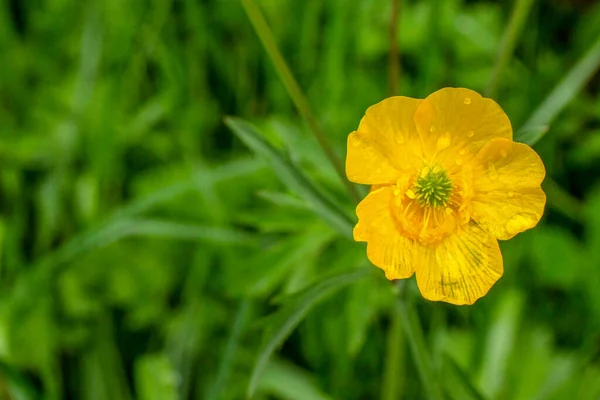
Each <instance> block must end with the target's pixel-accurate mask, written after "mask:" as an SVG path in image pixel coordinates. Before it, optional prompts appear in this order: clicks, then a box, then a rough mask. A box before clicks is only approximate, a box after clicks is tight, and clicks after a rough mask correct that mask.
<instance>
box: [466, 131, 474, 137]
mask: <svg viewBox="0 0 600 400" xmlns="http://www.w3.org/2000/svg"><path fill="white" fill-rule="evenodd" d="M473 135H475V132H473V131H469V132H467V136H468V137H473Z"/></svg>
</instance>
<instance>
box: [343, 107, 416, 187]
mask: <svg viewBox="0 0 600 400" xmlns="http://www.w3.org/2000/svg"><path fill="white" fill-rule="evenodd" d="M421 101H422V100H418V99H411V98H408V97H402V96H396V97H390V98H388V99H385V100H383V101H381V102H379V103H377V104H375V105H373V106H371V107H369V108H368V109H367V112H366V113H365V116H364V117H363V119H362V120H361V121H360V125H359V127H358V131H356V132H353V133H351V134H350V136H349V137H348V155H347V157H346V174H347V175H348V179H350V180H351V181H353V182H356V183H362V184H368V185H376V184H389V183H393V182H394V181H395V179H397V175H398V173H396V175H394V171H403V170H406V169H411V170H412V169H414V168H416V167H415V166H414V165H413V164H414V163H415V160H417V161H418V160H419V158H418V156H419V153H420V144H419V136H418V134H417V131H416V129H415V126H414V119H413V116H414V113H415V110H416V109H417V107H418V106H419V104H420V103H421ZM415 153H416V155H415ZM393 176H396V178H395V179H394V178H393Z"/></svg>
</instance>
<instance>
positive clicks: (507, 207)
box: [471, 139, 546, 239]
mask: <svg viewBox="0 0 600 400" xmlns="http://www.w3.org/2000/svg"><path fill="white" fill-rule="evenodd" d="M473 164H474V165H473V199H472V200H471V205H472V209H473V213H472V218H473V219H474V220H476V221H477V222H478V223H479V224H480V225H481V226H482V227H483V228H484V229H486V230H488V231H489V232H490V233H492V234H493V235H494V236H495V237H497V238H498V239H510V238H511V237H513V236H515V235H516V234H517V233H519V232H523V231H525V230H527V229H530V228H533V227H534V226H535V225H536V224H537V223H538V222H539V220H540V218H541V217H542V214H543V212H544V205H545V204H546V195H545V194H544V192H543V191H542V189H541V188H540V184H541V183H542V181H543V180H544V176H545V174H546V171H545V169H544V164H543V163H542V160H541V159H540V157H539V156H538V155H537V154H536V152H535V151H533V149H532V148H531V147H529V146H527V145H525V144H522V143H515V142H512V141H510V140H506V139H494V140H492V141H490V142H489V143H488V144H487V145H486V146H485V147H484V148H482V149H481V151H480V152H479V154H477V157H476V158H475V160H474V162H473Z"/></svg>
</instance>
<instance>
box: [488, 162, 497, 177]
mask: <svg viewBox="0 0 600 400" xmlns="http://www.w3.org/2000/svg"><path fill="white" fill-rule="evenodd" d="M488 176H489V178H490V180H492V181H497V180H498V172H497V171H496V167H495V166H494V164H492V163H489V164H488Z"/></svg>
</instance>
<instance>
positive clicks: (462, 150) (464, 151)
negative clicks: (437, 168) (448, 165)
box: [458, 149, 467, 156]
mask: <svg viewBox="0 0 600 400" xmlns="http://www.w3.org/2000/svg"><path fill="white" fill-rule="evenodd" d="M466 153H467V151H466V150H465V149H460V151H459V152H458V154H460V155H461V156H464V155H465V154H466Z"/></svg>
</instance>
